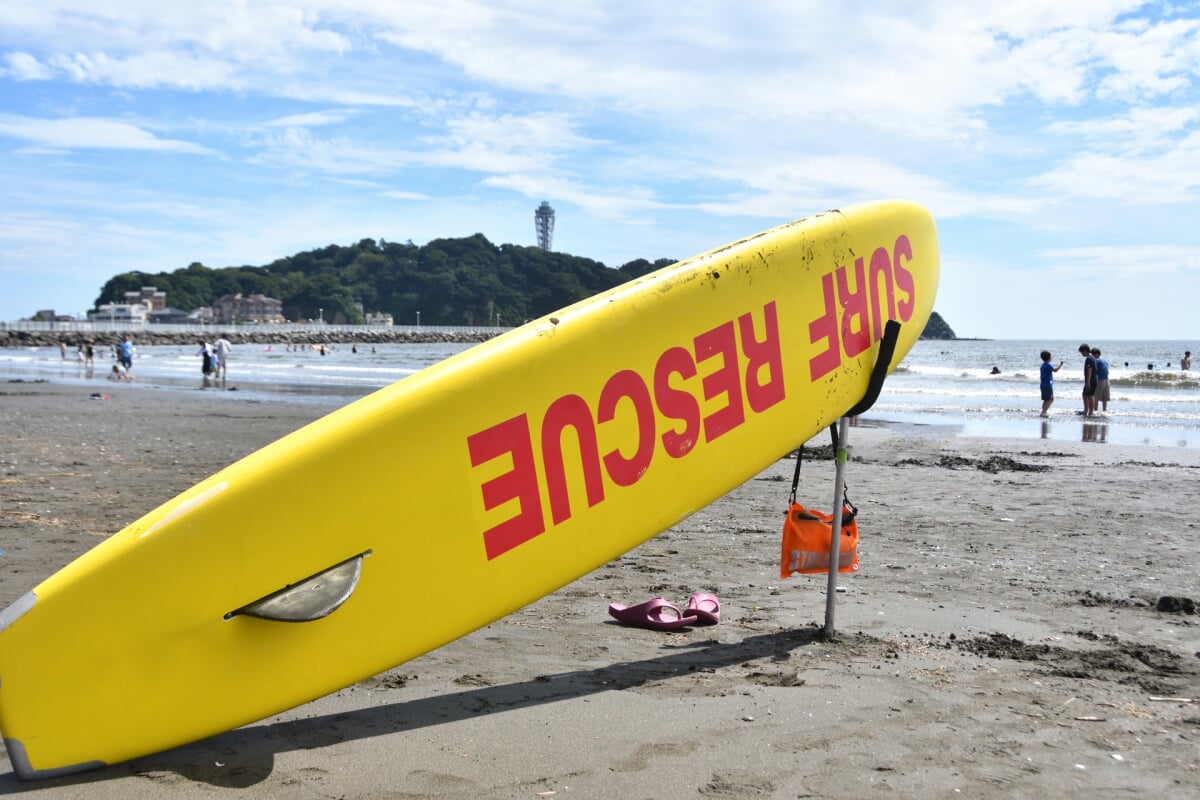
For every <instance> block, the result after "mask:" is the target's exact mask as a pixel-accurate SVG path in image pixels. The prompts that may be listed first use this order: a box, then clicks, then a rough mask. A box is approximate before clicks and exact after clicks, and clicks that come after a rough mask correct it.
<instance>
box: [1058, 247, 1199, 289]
mask: <svg viewBox="0 0 1200 800" xmlns="http://www.w3.org/2000/svg"><path fill="white" fill-rule="evenodd" d="M1038 255H1039V256H1040V257H1042V258H1044V259H1045V260H1046V262H1047V263H1049V264H1050V265H1051V269H1052V270H1053V271H1055V272H1057V273H1061V274H1064V275H1067V276H1069V277H1089V278H1097V277H1119V278H1124V279H1127V280H1133V281H1144V280H1147V279H1150V280H1152V279H1153V277H1154V276H1156V275H1166V274H1172V273H1184V274H1198V273H1200V247H1184V246H1178V245H1133V246H1119V245H1112V246H1101V247H1062V248H1047V249H1045V250H1042V251H1040V252H1039V253H1038Z"/></svg>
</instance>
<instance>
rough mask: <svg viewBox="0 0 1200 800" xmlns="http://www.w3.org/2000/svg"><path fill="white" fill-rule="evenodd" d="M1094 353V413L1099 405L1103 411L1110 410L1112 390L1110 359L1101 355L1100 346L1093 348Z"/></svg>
mask: <svg viewBox="0 0 1200 800" xmlns="http://www.w3.org/2000/svg"><path fill="white" fill-rule="evenodd" d="M1092 355H1093V356H1094V357H1095V359H1096V394H1095V395H1093V397H1092V413H1093V414H1095V413H1096V406H1097V405H1099V406H1100V410H1101V411H1105V412H1107V411H1108V400H1109V395H1110V394H1111V391H1110V390H1109V386H1108V359H1107V358H1102V357H1101V355H1100V348H1099V347H1093V348H1092Z"/></svg>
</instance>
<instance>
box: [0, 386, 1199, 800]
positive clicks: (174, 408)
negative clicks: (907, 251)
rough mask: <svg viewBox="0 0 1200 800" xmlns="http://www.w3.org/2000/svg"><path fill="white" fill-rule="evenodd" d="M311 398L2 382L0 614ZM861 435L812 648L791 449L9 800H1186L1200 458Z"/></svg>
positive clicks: (822, 489) (29, 785) (8, 779)
mask: <svg viewBox="0 0 1200 800" xmlns="http://www.w3.org/2000/svg"><path fill="white" fill-rule="evenodd" d="M93 391H99V392H104V393H106V394H107V395H108V396H109V397H108V399H93V398H92V397H91V396H90V395H91V394H92V392H93ZM330 410H332V408H331V407H330V406H328V405H322V403H321V402H320V401H305V402H302V403H299V402H287V401H283V400H279V401H275V400H269V401H264V400H261V399H251V398H240V397H238V396H237V395H236V393H232V392H219V391H201V390H194V391H181V390H157V389H151V388H144V387H139V386H124V385H119V384H108V385H105V386H100V387H98V388H88V387H80V386H68V385H59V384H55V383H49V382H30V381H11V382H6V383H3V384H0V550H2V551H3V554H2V555H0V608H2V607H4V606H7V605H8V604H9V603H11V602H12V601H14V600H16V599H17V598H18V597H20V596H21V595H22V594H24V593H25V592H27V591H29V590H30V589H32V588H33V587H34V585H36V584H37V583H38V582H39V581H41V580H42V579H44V578H45V577H47V576H48V575H50V574H51V573H53V572H54V571H56V570H57V569H59V568H60V567H62V566H63V565H65V564H66V563H68V562H69V561H70V560H71V559H72V558H74V557H75V556H77V555H79V554H81V553H82V552H84V551H85V550H87V549H88V548H90V547H91V546H93V545H94V544H96V543H97V542H99V541H101V540H102V539H103V538H104V537H106V536H109V535H111V534H113V533H115V532H116V531H118V530H120V529H121V528H123V527H124V526H125V525H127V524H128V523H129V522H131V521H133V520H134V519H136V518H137V517H139V516H140V515H142V514H143V513H145V512H146V511H149V510H150V509H152V508H154V507H156V506H158V505H159V504H161V503H162V502H164V501H166V500H167V499H169V498H170V497H172V496H174V495H175V494H177V493H178V492H180V491H182V490H184V489H185V488H187V487H188V486H190V485H192V484H194V483H195V482H197V481H198V480H200V479H202V478H204V477H205V476H207V475H209V474H211V473H213V472H215V471H217V470H219V469H220V468H222V467H224V466H226V465H227V464H229V463H231V462H232V461H234V460H236V459H237V458H239V457H241V456H243V455H245V454H247V453H249V452H251V451H252V450H255V449H257V448H259V447H261V446H263V445H265V444H267V443H268V442H270V441H272V440H274V439H276V438H278V437H279V436H282V435H283V434H285V433H287V432H289V431H291V430H294V429H296V428H298V427H300V426H302V425H303V424H305V423H307V422H309V421H311V420H312V419H315V418H316V417H318V416H320V415H321V414H323V413H326V412H327V411H330ZM1061 413H1064V414H1066V413H1069V412H1065V411H1064V412H1061ZM824 442H825V439H824V437H820V438H818V439H817V440H814V444H821V443H824ZM851 445H852V459H851V462H850V464H849V465H848V473H847V474H848V483H849V490H850V496H851V498H852V499H853V500H854V502H855V503H856V504H857V505H858V507H859V511H860V516H859V520H860V530H861V534H862V542H861V547H860V561H861V564H862V569H861V571H860V572H859V573H858V574H856V575H853V576H843V577H842V579H841V580H840V585H841V586H842V587H844V588H845V592H839V593H838V594H837V600H838V602H837V616H836V628H837V634H836V636H835V637H834V639H833V640H827V639H825V638H824V637H822V635H821V626H822V625H823V622H824V614H825V585H826V584H825V577H824V576H798V577H794V578H790V579H788V580H780V578H779V541H780V525H781V522H782V519H783V514H784V511H785V509H786V506H787V500H788V493H789V488H790V481H791V475H792V469H793V466H794V461H793V460H791V459H785V460H782V461H780V462H778V463H777V464H775V465H773V466H772V467H770V468H769V469H767V470H765V471H764V472H763V473H761V474H760V475H759V476H757V477H756V478H755V479H753V480H751V481H749V482H748V483H746V484H745V485H743V486H742V487H740V488H739V489H737V490H736V491H734V492H732V493H730V494H729V495H727V496H726V497H724V498H722V499H721V500H719V501H718V502H716V503H714V504H712V505H711V506H709V507H707V508H705V509H703V510H702V511H700V512H699V513H697V514H696V515H694V516H693V517H691V518H690V519H688V520H686V521H685V522H683V523H681V524H679V525H678V526H676V527H675V528H673V529H671V530H670V531H668V532H666V533H664V534H662V535H660V536H658V537H657V538H655V539H653V540H651V541H650V542H648V543H647V544H645V545H643V546H642V547H640V548H638V549H636V550H634V551H633V552H631V553H629V554H627V555H625V556H623V557H621V558H619V559H617V560H616V561H613V562H612V563H610V564H608V565H606V566H604V567H603V568H601V569H599V570H597V571H595V572H593V573H592V574H590V575H588V576H586V577H584V578H582V579H580V580H578V581H576V582H575V583H572V584H570V585H568V586H566V587H564V588H562V589H561V590H559V591H558V592H556V593H555V594H553V595H551V596H549V597H547V598H545V599H543V600H541V601H539V602H537V603H535V604H533V605H531V606H528V607H526V608H524V609H522V610H521V611H519V612H517V613H515V614H513V615H511V616H509V617H507V618H505V619H503V620H501V621H499V622H497V623H494V624H492V625H490V626H488V627H486V628H483V629H481V630H479V631H477V632H475V633H473V634H471V635H470V636H467V637H465V638H463V639H461V640H459V641H457V642H454V643H452V644H450V645H447V646H446V647H443V648H441V649H439V650H437V651H435V652H433V653H430V654H428V655H425V656H423V657H421V658H419V659H416V660H414V661H411V662H409V663H406V664H403V665H401V666H399V667H397V668H396V669H394V670H392V671H390V672H387V673H384V674H381V675H379V676H376V677H375V678H372V679H370V680H368V681H365V682H363V683H360V684H358V685H356V686H353V687H350V688H347V689H345V690H343V691H340V692H338V693H336V694H333V695H330V696H328V697H325V698H322V699H320V700H318V701H316V702H313V703H310V704H307V705H304V706H301V707H299V708H296V709H293V710H292V711H289V712H287V713H285V714H281V715H279V716H277V717H273V718H270V719H266V720H263V721H261V722H259V723H256V724H253V725H250V726H247V727H245V728H241V729H239V730H236V731H231V732H229V733H225V734H222V735H218V736H215V737H213V738H210V739H207V740H205V741H202V742H198V743H195V744H192V745H188V746H185V747H181V748H177V749H175V750H171V751H168V752H165V753H160V754H157V755H153V756H149V757H146V758H142V759H138V760H136V761H134V762H130V763H126V764H119V765H115V766H112V767H108V768H105V769H102V770H97V771H93V772H88V773H82V774H78V775H74V776H69V777H65V778H58V779H52V780H46V781H39V782H22V781H20V780H19V779H18V778H17V777H16V776H15V775H14V774H13V772H12V769H11V767H10V766H9V763H8V760H7V756H6V755H5V756H0V793H5V794H7V793H25V794H29V795H30V796H33V797H40V796H45V797H53V798H89V800H91V799H94V798H101V799H103V798H113V800H116V799H117V798H121V799H122V800H126V799H127V798H163V797H166V798H172V799H175V798H212V797H222V796H234V795H237V796H240V797H250V798H276V797H279V798H285V797H286V798H539V797H541V798H546V797H554V798H556V799H558V798H568V797H578V798H633V799H635V800H643V799H646V800H648V799H650V798H667V799H670V798H705V799H706V800H714V799H718V798H720V799H724V798H730V799H732V798H800V797H805V798H807V797H816V798H873V797H897V798H907V797H914V798H915V797H920V798H943V797H945V798H950V797H974V798H1050V797H1053V798H1097V797H1148V798H1149V797H1153V798H1156V799H1163V798H1195V797H1197V796H1200V624H1198V623H1200V616H1197V615H1196V614H1195V613H1194V611H1192V612H1189V611H1188V610H1185V609H1190V608H1192V604H1194V603H1195V602H1196V601H1200V574H1198V571H1197V564H1198V563H1200V559H1198V558H1197V556H1198V554H1200V541H1198V538H1200V510H1197V503H1196V486H1197V478H1200V450H1197V449H1196V448H1166V447H1132V446H1120V445H1115V444H1111V443H1100V442H1087V441H1076V442H1064V441H1055V440H1037V439H1021V440H1017V439H999V438H993V439H986V438H965V437H959V436H955V435H954V434H953V432H952V431H947V430H946V429H940V428H939V429H935V428H929V429H922V428H919V427H911V426H910V427H899V426H883V427H873V426H863V427H856V428H853V429H852V431H851ZM832 494H833V465H832V462H831V461H828V460H818V459H813V460H811V461H810V460H808V459H806V462H805V465H804V469H803V476H802V480H801V489H800V499H801V501H802V502H805V503H806V504H807V505H812V506H815V507H818V508H824V509H826V510H828V507H829V506H830V504H831V500H832ZM693 591H709V592H714V593H715V594H717V595H718V596H719V598H720V599H721V603H722V609H721V621H720V624H718V625H716V626H715V627H689V628H684V629H682V630H678V631H672V632H662V631H652V630H644V629H638V628H631V627H626V626H623V625H621V624H619V623H617V622H615V621H614V620H612V619H611V618H610V617H609V616H608V614H607V613H606V610H607V606H608V604H609V603H610V602H614V601H615V602H621V603H636V602H640V601H642V600H645V599H648V598H651V597H654V596H662V597H664V598H667V599H668V600H670V601H672V602H674V603H677V604H682V603H684V602H686V599H687V597H688V595H689V594H690V593H692V592H693ZM1164 597H1165V598H1168V599H1167V600H1163V599H1162V598H1164ZM1172 609H1180V610H1172ZM62 647H63V652H62V657H63V658H87V654H86V653H76V652H73V651H72V649H71V643H70V642H63V644H62ZM297 668H302V667H301V666H300V665H298V666H297ZM2 679H3V676H0V681H2ZM96 735H97V736H103V735H104V733H103V731H97V732H96Z"/></svg>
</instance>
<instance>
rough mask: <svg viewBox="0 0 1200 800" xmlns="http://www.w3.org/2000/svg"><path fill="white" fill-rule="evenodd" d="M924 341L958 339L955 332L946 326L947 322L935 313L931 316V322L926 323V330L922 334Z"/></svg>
mask: <svg viewBox="0 0 1200 800" xmlns="http://www.w3.org/2000/svg"><path fill="white" fill-rule="evenodd" d="M921 338H922V339H957V338H958V337H957V336H955V335H954V331H953V330H952V329H951V328H950V326H949V325H947V324H946V320H944V319H942V316H941V314H938V313H937V312H936V311H934V312H933V313H932V314H930V315H929V322H927V323H925V330H923V331H922V332H921Z"/></svg>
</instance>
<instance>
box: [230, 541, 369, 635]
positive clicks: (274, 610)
mask: <svg viewBox="0 0 1200 800" xmlns="http://www.w3.org/2000/svg"><path fill="white" fill-rule="evenodd" d="M370 554H371V551H370V550H368V551H367V552H365V553H359V554H358V555H356V556H354V558H351V559H348V560H346V561H343V562H341V563H340V564H334V565H333V566H332V567H330V568H329V569H326V570H323V571H321V572H318V573H317V574H316V575H313V576H312V577H310V578H305V579H304V580H302V581H300V582H299V583H294V584H291V585H289V586H285V587H283V588H282V589H280V590H279V591H277V592H272V593H271V594H269V595H267V596H266V597H263V598H261V599H259V600H255V601H254V602H253V603H249V604H247V605H244V606H242V607H241V608H239V609H237V610H236V611H231V612H229V613H228V614H226V615H225V619H231V618H233V617H236V616H247V617H258V618H259V619H269V620H275V621H277V622H311V621H313V620H316V619H321V618H322V617H327V616H329V615H330V614H332V613H333V612H334V611H337V609H338V608H339V607H340V606H341V605H342V604H343V603H345V602H346V601H347V600H348V599H349V598H350V595H351V594H353V593H354V589H355V587H357V586H358V579H359V577H360V576H361V575H362V562H363V558H364V557H366V556H368V555H370Z"/></svg>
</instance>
